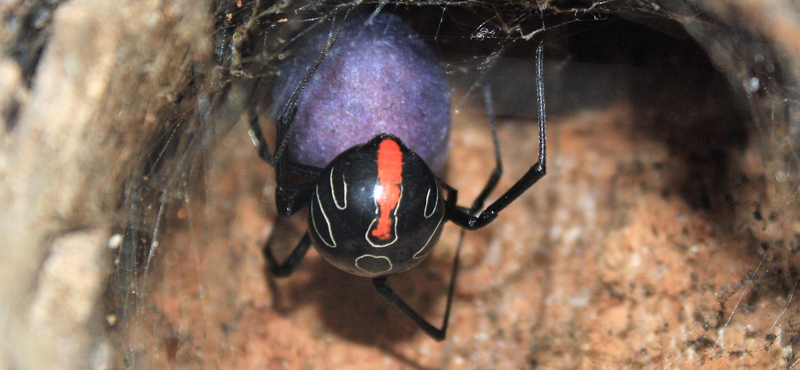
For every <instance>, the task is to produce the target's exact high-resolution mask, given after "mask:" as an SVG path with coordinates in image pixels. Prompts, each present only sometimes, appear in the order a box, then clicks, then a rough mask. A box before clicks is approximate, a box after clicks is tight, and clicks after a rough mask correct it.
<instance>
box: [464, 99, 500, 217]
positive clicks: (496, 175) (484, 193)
mask: <svg viewBox="0 0 800 370" xmlns="http://www.w3.org/2000/svg"><path fill="white" fill-rule="evenodd" d="M483 97H484V99H485V100H486V110H487V113H488V116H489V128H491V130H492V141H493V143H494V158H495V167H494V170H492V174H491V175H490V176H489V180H488V181H487V182H486V185H484V186H483V190H481V192H480V194H478V197H477V198H475V200H474V201H473V202H472V206H471V207H470V208H469V213H470V214H475V213H476V212H478V211H480V210H481V208H483V203H484V202H485V201H486V197H488V196H489V194H491V193H492V191H493V190H494V188H495V187H497V183H498V182H499V181H500V176H502V175H503V159H502V158H501V157H500V142H499V141H498V140H497V126H495V122H494V108H493V107H492V91H491V90H490V89H489V87H488V86H485V87H484V88H483Z"/></svg>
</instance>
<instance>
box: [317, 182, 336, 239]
mask: <svg viewBox="0 0 800 370" xmlns="http://www.w3.org/2000/svg"><path fill="white" fill-rule="evenodd" d="M314 193H315V194H316V195H317V207H319V212H320V213H322V217H324V218H325V223H326V224H327V225H328V235H330V236H331V243H333V244H331V243H328V241H327V240H325V238H323V237H322V234H321V233H320V232H319V228H318V227H317V220H316V219H315V218H314V209H313V207H312V209H311V223H312V224H313V225H314V231H316V232H317V236H319V240H322V242H323V243H325V245H327V246H329V247H331V248H336V239H334V238H333V230H331V221H330V220H328V215H326V214H325V210H324V209H323V208H322V202H321V201H320V200H319V185H318V186H317V187H316V188H314ZM334 201H335V199H334ZM311 204H312V205H313V204H314V203H313V202H312V203H311Z"/></svg>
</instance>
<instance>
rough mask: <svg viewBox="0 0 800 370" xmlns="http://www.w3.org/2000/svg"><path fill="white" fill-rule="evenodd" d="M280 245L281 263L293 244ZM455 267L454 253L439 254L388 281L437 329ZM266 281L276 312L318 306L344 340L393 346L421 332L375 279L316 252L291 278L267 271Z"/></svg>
mask: <svg viewBox="0 0 800 370" xmlns="http://www.w3.org/2000/svg"><path fill="white" fill-rule="evenodd" d="M282 242H283V241H281V243H282ZM295 243H296V241H295ZM279 248H280V250H281V251H282V252H280V255H277V254H276V258H277V259H278V260H279V261H282V260H283V259H284V258H286V257H285V256H284V255H283V254H285V253H288V250H290V248H288V247H287V248H286V249H284V247H279ZM451 267H452V256H450V255H448V256H445V257H444V258H437V257H436V255H435V254H434V255H431V256H429V257H428V259H427V260H426V261H424V262H423V263H422V264H421V265H420V266H418V267H417V268H414V269H411V270H409V271H406V272H403V273H400V274H397V275H392V276H390V277H389V285H390V286H391V287H392V288H393V289H394V290H395V291H396V292H397V293H398V294H399V295H400V296H401V297H402V298H403V299H404V300H405V301H406V303H408V304H409V305H410V306H411V307H413V308H414V309H415V310H416V311H417V312H418V313H419V314H420V315H422V316H423V317H425V318H426V319H428V321H429V322H431V323H432V324H433V325H435V326H437V327H438V326H440V325H441V322H442V317H443V315H444V298H445V297H446V296H447V288H448V286H449V283H450V281H449V271H450V268H451ZM307 274H310V275H311V278H310V280H308V279H305V278H304V277H307V276H308V275H307ZM299 275H303V277H299ZM265 279H266V281H267V283H268V284H269V288H270V291H271V292H272V294H271V295H272V297H274V298H273V299H274V300H273V305H274V309H275V310H276V311H277V312H279V313H281V314H282V315H288V314H290V313H291V312H292V311H293V310H295V309H297V308H298V307H300V306H302V305H306V304H314V305H316V306H317V310H318V312H319V317H320V319H321V320H322V322H323V323H324V326H325V330H329V331H330V332H332V333H334V334H335V335H337V336H338V337H341V338H343V339H345V340H349V341H353V342H358V343H362V344H369V345H374V344H376V343H381V344H383V345H384V346H385V347H386V348H391V344H392V343H396V342H403V341H409V340H411V339H412V338H413V337H414V336H415V335H417V332H418V331H420V329H419V328H418V327H417V326H416V324H414V322H413V321H411V320H410V319H409V318H408V317H407V316H405V315H404V314H403V313H402V312H400V311H399V310H398V309H397V308H395V307H394V306H392V305H391V304H389V303H388V302H386V301H385V300H384V299H383V298H382V297H381V296H380V294H379V293H378V292H377V290H376V289H375V287H374V286H373V284H372V280H371V279H369V278H364V277H360V276H355V275H351V274H349V273H347V272H345V271H341V270H339V269H337V268H335V267H333V266H332V265H331V264H329V263H328V262H327V261H325V260H324V259H322V258H321V257H319V255H318V254H317V252H316V251H309V253H308V255H307V256H306V258H304V260H303V261H302V262H301V263H300V264H299V265H298V267H297V269H296V270H295V272H294V273H293V274H292V275H290V276H289V277H287V278H281V279H276V278H275V277H273V276H272V275H271V274H269V272H267V271H265ZM284 281H285V283H284ZM454 299H459V298H458V297H454ZM440 301H441V303H442V304H439V302H440ZM452 321H453V319H452V318H451V325H453V324H456V325H457V323H453V322H452ZM420 335H424V334H422V333H420ZM431 340H432V339H431Z"/></svg>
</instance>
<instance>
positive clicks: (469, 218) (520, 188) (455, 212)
mask: <svg viewBox="0 0 800 370" xmlns="http://www.w3.org/2000/svg"><path fill="white" fill-rule="evenodd" d="M543 81H544V79H543V72H542V44H541V43H540V44H539V47H538V48H537V49H536V101H537V103H538V108H539V160H538V161H537V162H536V163H535V164H534V165H533V166H531V168H530V169H528V171H527V172H526V173H525V175H523V176H522V178H520V179H519V180H517V182H516V183H515V184H514V185H513V186H512V187H511V188H510V189H508V190H507V191H506V192H505V193H504V194H503V195H501V196H500V198H498V199H497V200H495V201H494V203H492V204H491V205H489V206H488V207H486V209H485V210H483V212H481V213H480V215H478V216H477V217H476V216H473V215H472V214H471V213H470V212H464V210H463V209H462V208H461V207H458V206H454V205H452V204H450V203H448V204H447V205H446V206H447V210H446V212H447V213H446V216H447V218H448V219H449V220H450V221H453V222H454V223H455V224H457V225H458V226H460V227H462V228H465V229H469V230H475V229H480V228H481V227H484V226H486V225H488V224H489V223H491V222H492V221H494V219H495V218H497V215H498V214H499V213H500V211H502V210H503V209H505V208H506V207H507V206H508V205H509V204H511V203H512V202H513V201H514V200H516V199H517V198H518V197H519V196H520V195H522V193H524V192H525V190H528V188H530V187H531V186H533V184H535V183H536V182H537V181H539V180H540V179H541V178H542V177H544V175H545V173H546V172H547V170H546V154H545V153H546V147H547V146H546V142H547V141H546V138H545V122H546V117H545V107H544V82H543ZM501 171H502V169H501ZM489 185H491V179H490V182H489V183H487V186H486V187H485V188H484V191H485V190H486V189H487V188H489ZM490 190H491V189H490ZM481 195H483V193H481ZM480 198H481V197H480V196H479V197H478V199H476V201H478V200H481V199H480Z"/></svg>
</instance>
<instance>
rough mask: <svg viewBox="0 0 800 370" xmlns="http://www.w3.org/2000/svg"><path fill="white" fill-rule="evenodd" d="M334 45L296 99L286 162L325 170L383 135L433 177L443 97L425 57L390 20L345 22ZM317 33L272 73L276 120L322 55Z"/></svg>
mask: <svg viewBox="0 0 800 370" xmlns="http://www.w3.org/2000/svg"><path fill="white" fill-rule="evenodd" d="M344 22H345V24H344V26H343V30H342V33H341V35H340V36H339V39H338V40H337V42H336V43H335V44H334V46H333V48H332V49H331V50H330V53H329V54H328V56H327V57H326V58H325V60H324V61H323V62H322V64H321V65H320V66H319V68H318V69H317V71H316V73H315V74H314V76H313V78H312V79H311V81H310V82H309V84H308V85H307V87H306V89H305V90H304V91H303V94H302V95H301V97H300V99H299V101H298V104H297V115H296V116H295V121H294V125H295V126H294V129H293V133H292V138H291V142H290V145H289V154H290V156H291V158H292V160H293V161H296V162H298V163H302V164H306V165H311V166H316V167H320V168H321V167H325V166H326V165H327V164H328V163H329V162H330V161H331V160H332V159H333V158H334V157H336V156H337V155H338V154H339V153H341V152H343V151H345V150H347V149H348V148H350V147H352V146H354V145H357V144H362V143H364V142H366V141H368V140H369V139H370V138H372V137H373V136H375V135H378V134H381V133H389V134H392V135H395V136H397V137H398V138H400V139H401V140H402V141H403V142H404V143H405V145H406V146H407V147H408V148H409V149H411V150H412V151H414V152H416V153H417V154H419V155H420V157H422V159H423V160H424V161H425V162H426V163H427V164H428V166H429V167H430V168H431V170H433V172H434V173H437V174H441V173H442V171H443V170H444V167H445V164H446V162H447V152H448V147H449V145H450V141H449V134H450V92H449V87H448V84H447V80H446V79H445V75H444V72H443V70H442V68H441V66H440V64H439V61H438V60H437V59H436V57H435V55H434V54H433V52H432V51H431V49H430V48H429V47H428V45H426V44H425V43H424V42H423V41H422V40H421V39H420V38H419V37H418V36H417V35H416V34H415V33H414V31H413V30H411V28H409V27H408V25H406V24H405V23H404V22H403V20H402V19H400V18H399V17H398V16H396V15H393V14H389V13H381V14H379V15H377V16H376V17H375V18H374V19H372V21H371V23H370V22H369V17H368V16H364V15H356V16H352V15H351V16H350V17H348V18H347V19H346V20H345V21H344ZM329 33H330V27H329V26H327V25H322V26H319V27H317V29H316V30H315V32H314V33H313V34H311V35H309V36H304V40H301V41H299V42H298V44H297V45H296V46H295V47H293V48H292V49H291V56H290V57H289V58H287V59H286V60H285V61H284V62H283V63H282V64H281V66H280V74H279V76H278V78H277V80H276V81H275V88H274V92H273V98H274V99H275V102H276V110H275V113H274V114H273V116H274V117H277V116H279V115H280V112H281V110H282V109H283V106H284V105H285V104H286V101H287V100H288V99H289V97H290V96H291V95H292V92H293V91H294V89H295V87H296V86H297V84H298V83H299V82H300V80H301V79H302V77H303V75H304V74H305V71H306V69H307V68H308V66H309V65H310V64H311V63H312V62H313V61H314V59H315V58H316V56H317V55H318V54H319V52H320V51H321V50H323V48H324V47H325V44H326V42H327V41H328V36H329Z"/></svg>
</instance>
